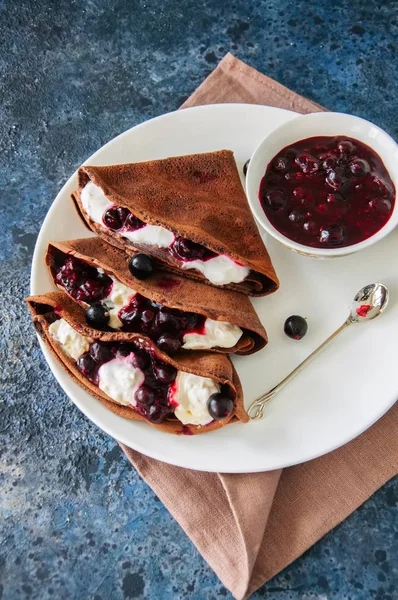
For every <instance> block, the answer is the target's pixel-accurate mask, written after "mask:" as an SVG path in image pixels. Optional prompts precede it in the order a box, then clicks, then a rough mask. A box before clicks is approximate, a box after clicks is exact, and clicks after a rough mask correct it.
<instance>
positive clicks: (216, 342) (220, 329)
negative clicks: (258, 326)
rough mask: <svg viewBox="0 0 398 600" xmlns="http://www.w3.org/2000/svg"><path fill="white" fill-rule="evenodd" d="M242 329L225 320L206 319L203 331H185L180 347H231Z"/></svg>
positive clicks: (188, 348)
mask: <svg viewBox="0 0 398 600" xmlns="http://www.w3.org/2000/svg"><path fill="white" fill-rule="evenodd" d="M242 334H243V331H242V330H241V328H240V327H238V326H237V325H232V323H226V322H225V321H214V320H213V319H206V321H205V333H202V334H201V333H186V334H185V335H184V337H183V342H184V343H183V345H182V347H183V348H185V349H187V350H194V349H195V350H205V349H208V348H215V347H218V348H232V347H233V346H235V344H236V343H237V342H238V341H239V340H240V338H241V337H242Z"/></svg>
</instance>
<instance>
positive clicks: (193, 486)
mask: <svg viewBox="0 0 398 600" xmlns="http://www.w3.org/2000/svg"><path fill="white" fill-rule="evenodd" d="M222 102H248V103H252V104H268V105H271V106H279V107H283V108H287V109H291V110H295V111H297V112H301V113H309V112H313V111H320V110H324V109H323V108H322V107H321V106H319V105H317V104H315V103H314V102H310V101H309V100H306V99H305V98H302V97H301V96H299V95H298V94H296V93H294V92H292V91H291V90H289V89H287V88H285V87H284V86H282V85H280V84H279V83H277V82H275V81H273V80H272V79H270V78H269V77H266V76H264V75H261V74H260V73H258V72H257V71H255V70H254V69H252V68H251V67H248V66H247V65H246V64H244V63H243V62H241V61H239V60H238V59H236V58H234V57H233V56H232V55H231V54H227V56H226V57H225V58H224V59H223V60H222V61H221V63H220V64H219V65H218V66H217V68H216V69H215V70H214V71H213V72H212V73H211V74H210V75H209V77H208V78H207V79H206V80H205V81H204V82H203V83H202V85H201V86H200V87H199V88H198V89H197V90H196V91H195V92H194V93H193V94H192V96H191V97H190V98H189V99H188V100H187V101H186V102H185V104H184V105H183V106H184V107H188V106H193V105H198V104H214V103H222ZM203 442H204V443H206V440H205V439H203ZM123 450H124V452H125V453H126V455H127V457H128V458H129V460H130V461H131V462H132V463H133V465H134V466H135V467H136V468H137V469H138V471H139V473H140V474H141V476H142V477H143V478H144V479H145V481H146V482H147V483H148V484H149V485H150V486H151V488H152V489H153V490H154V492H155V493H156V494H157V495H158V496H159V498H160V500H161V501H162V502H163V503H164V505H165V506H166V507H167V508H168V510H169V511H170V512H171V514H172V515H173V517H174V518H175V519H176V520H177V521H178V523H179V524H180V525H181V527H182V528H183V529H184V531H185V532H186V534H187V535H188V536H189V537H190V538H191V540H192V542H193V543H194V544H195V546H196V547H197V549H198V550H199V552H200V553H201V554H202V556H203V558H204V559H205V560H206V561H207V562H208V564H209V565H210V567H211V568H212V569H213V570H214V571H215V572H216V574H217V575H218V577H219V578H220V580H221V581H222V583H223V584H224V585H225V587H227V588H228V589H229V590H230V591H231V592H232V594H233V596H234V597H235V598H237V599H238V600H240V599H243V598H247V597H248V596H250V594H252V593H253V592H254V591H255V590H256V589H257V588H259V587H260V586H261V585H262V584H263V583H265V582H266V581H268V580H269V579H270V578H271V577H273V576H274V575H276V574H277V573H278V572H279V571H281V570H282V569H283V568H284V567H286V566H287V565H288V564H289V563H291V562H292V561H293V560H295V559H296V558H297V557H298V556H300V555H301V554H302V553H303V552H304V551H305V550H307V549H308V548H309V547H310V546H312V545H313V544H314V543H315V542H316V541H317V540H319V539H320V538H321V537H322V536H323V535H325V533H327V532H328V531H330V530H331V529H333V527H335V526H336V525H337V524H338V523H340V522H341V521H343V519H345V518H346V517H347V516H348V515H349V514H350V513H351V512H353V511H354V510H355V509H356V508H357V507H358V506H360V504H362V503H363V502H364V501H365V500H366V499H367V498H369V496H371V495H372V494H373V493H374V492H375V491H376V490H377V489H378V488H379V487H380V486H382V485H383V484H384V483H385V482H386V481H388V480H389V479H390V478H391V477H393V476H394V475H396V474H397V472H398V404H396V405H395V406H394V407H393V408H392V409H391V410H390V411H389V412H388V413H387V414H386V415H385V416H384V417H383V418H382V419H380V421H378V422H377V423H376V424H375V425H373V427H371V428H370V429H368V431H366V432H365V433H363V434H362V435H361V436H360V437H358V438H357V439H355V440H354V441H352V442H350V443H349V444H347V445H346V446H343V447H342V448H339V449H338V450H335V451H334V452H331V453H330V454H327V455H326V456H322V457H321V458H318V459H316V460H312V461H310V462H307V463H305V464H302V465H297V466H295V467H290V468H287V469H284V470H283V471H280V470H278V471H269V472H267V473H254V474H241V475H222V474H217V473H204V472H198V471H190V470H188V469H181V468H179V467H173V466H171V465H167V464H165V463H162V462H159V461H156V460H153V459H152V458H147V457H146V456H143V455H141V454H139V453H137V452H135V451H133V450H131V449H130V448H126V447H123Z"/></svg>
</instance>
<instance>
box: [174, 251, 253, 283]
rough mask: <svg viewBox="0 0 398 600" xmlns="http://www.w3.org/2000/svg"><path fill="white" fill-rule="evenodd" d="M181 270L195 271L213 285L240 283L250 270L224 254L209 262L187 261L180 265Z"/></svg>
mask: <svg viewBox="0 0 398 600" xmlns="http://www.w3.org/2000/svg"><path fill="white" fill-rule="evenodd" d="M181 268H182V269H197V270H198V271H200V272H201V273H202V274H203V275H204V276H205V277H206V279H208V280H209V281H210V282H211V283H213V284H214V285H226V284H227V283H240V282H241V281H243V280H244V279H245V277H247V275H248V274H249V271H250V269H249V268H248V267H244V266H242V265H239V264H238V263H236V262H235V261H234V260H232V258H229V256H227V255H226V254H220V255H219V256H215V257H214V258H210V259H209V260H188V261H185V262H182V263H181Z"/></svg>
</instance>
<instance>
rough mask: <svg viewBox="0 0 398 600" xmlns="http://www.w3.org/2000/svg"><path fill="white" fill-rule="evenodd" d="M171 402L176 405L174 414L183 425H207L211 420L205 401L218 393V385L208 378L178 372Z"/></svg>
mask: <svg viewBox="0 0 398 600" xmlns="http://www.w3.org/2000/svg"><path fill="white" fill-rule="evenodd" d="M171 389H172V392H171V398H170V399H171V401H172V403H173V404H177V405H178V406H176V408H175V411H174V414H175V416H176V417H177V419H179V420H180V421H181V423H183V424H184V425H188V424H189V425H207V423H210V422H211V421H212V420H213V418H212V417H211V416H210V414H209V411H208V410H207V401H208V399H209V397H210V396H211V395H212V394H215V393H216V392H219V391H220V385H219V384H218V383H217V382H216V381H214V380H213V379H210V378H209V377H200V376H199V375H193V374H192V373H185V372H184V371H178V373H177V377H176V380H175V383H174V385H173V387H172V388H171Z"/></svg>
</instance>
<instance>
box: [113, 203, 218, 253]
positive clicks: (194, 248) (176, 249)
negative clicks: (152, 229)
mask: <svg viewBox="0 0 398 600" xmlns="http://www.w3.org/2000/svg"><path fill="white" fill-rule="evenodd" d="M102 221H103V223H104V225H105V227H106V228H107V229H111V230H112V231H116V232H117V233H120V235H123V233H124V232H126V231H136V230H137V229H142V228H143V227H145V226H146V225H147V223H144V222H143V221H141V220H140V219H139V218H138V217H136V216H134V215H133V214H132V213H131V212H130V211H129V210H128V209H127V208H124V207H123V206H117V205H116V204H114V205H113V206H111V207H110V208H108V209H107V210H106V211H105V212H104V214H103V217H102ZM169 252H170V254H171V255H172V256H173V257H174V258H176V259H177V260H179V261H180V262H188V261H190V260H203V261H206V260H210V259H211V258H214V257H215V256H218V255H217V254H216V252H212V250H209V249H208V248H205V247H204V246H202V245H201V244H197V243H196V242H192V241H191V240H188V239H186V238H183V237H180V236H175V238H174V241H173V242H172V243H171V244H170V246H169Z"/></svg>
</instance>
